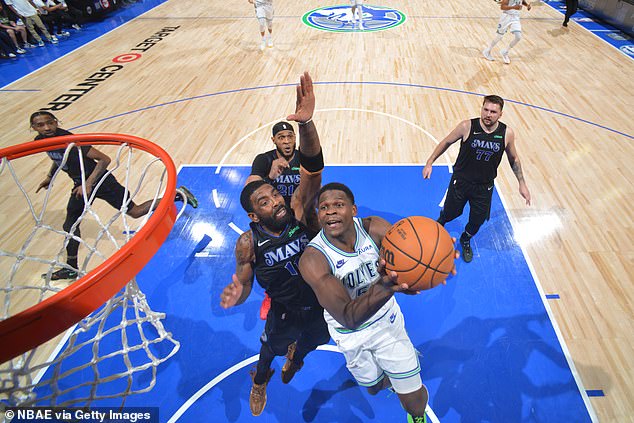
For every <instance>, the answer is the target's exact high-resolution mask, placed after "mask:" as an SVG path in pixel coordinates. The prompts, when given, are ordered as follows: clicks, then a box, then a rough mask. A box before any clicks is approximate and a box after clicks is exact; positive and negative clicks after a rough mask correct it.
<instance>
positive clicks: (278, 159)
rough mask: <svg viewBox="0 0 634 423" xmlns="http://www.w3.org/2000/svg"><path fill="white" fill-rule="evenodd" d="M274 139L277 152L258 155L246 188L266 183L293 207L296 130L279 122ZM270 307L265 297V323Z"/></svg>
mask: <svg viewBox="0 0 634 423" xmlns="http://www.w3.org/2000/svg"><path fill="white" fill-rule="evenodd" d="M272 132H273V136H272V137H271V140H272V141H273V144H275V147H276V148H275V150H270V151H267V152H266V153H261V154H258V155H257V156H255V159H254V160H253V164H252V165H251V175H249V177H248V178H247V180H246V182H245V183H244V185H247V184H249V183H250V182H253V181H258V180H265V181H266V182H268V183H270V184H271V185H273V186H274V187H275V189H277V191H278V192H279V193H280V195H281V196H282V197H284V200H285V201H286V205H287V206H289V207H291V210H292V208H293V205H292V199H293V193H294V192H295V190H297V187H298V186H299V178H300V174H299V168H300V165H299V151H298V150H297V148H296V143H295V129H293V125H291V124H290V123H288V122H284V121H282V122H278V123H276V124H275V125H273V130H272ZM270 308H271V299H270V298H269V296H268V294H265V295H264V300H262V306H261V307H260V318H261V319H262V320H266V315H267V314H268V311H269V309H270Z"/></svg>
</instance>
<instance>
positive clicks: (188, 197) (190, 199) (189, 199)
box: [174, 185, 198, 209]
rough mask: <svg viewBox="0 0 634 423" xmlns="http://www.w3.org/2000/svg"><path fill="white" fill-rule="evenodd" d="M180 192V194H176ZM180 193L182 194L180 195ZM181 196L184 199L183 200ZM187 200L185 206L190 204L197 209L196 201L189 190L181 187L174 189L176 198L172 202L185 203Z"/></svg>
mask: <svg viewBox="0 0 634 423" xmlns="http://www.w3.org/2000/svg"><path fill="white" fill-rule="evenodd" d="M178 191H180V192H178ZM181 192H182V194H181ZM183 196H184V197H185V198H183ZM185 200H187V204H191V206H192V207H193V208H195V209H197V208H198V199H197V198H196V196H195V195H194V194H192V192H191V191H190V190H188V189H187V187H186V186H183V185H181V186H180V187H178V188H176V197H174V201H181V202H182V201H185Z"/></svg>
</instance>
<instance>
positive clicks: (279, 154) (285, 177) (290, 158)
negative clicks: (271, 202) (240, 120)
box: [245, 121, 300, 207]
mask: <svg viewBox="0 0 634 423" xmlns="http://www.w3.org/2000/svg"><path fill="white" fill-rule="evenodd" d="M272 132H273V136H272V137H271V140H272V141H273V144H275V150H270V151H267V152H266V153H261V154H258V155H257V156H256V157H255V159H254V160H253V164H252V165H251V175H249V177H248V178H247V180H246V183H245V185H246V184H248V183H249V182H252V181H257V180H259V179H263V180H265V181H267V182H268V183H270V184H271V185H273V186H274V187H275V189H277V191H278V192H279V193H280V194H281V195H282V197H284V200H286V204H287V205H288V206H289V207H291V199H292V197H293V192H295V190H296V189H297V187H298V186H299V177H300V176H299V151H298V150H297V149H296V148H295V146H296V144H295V130H294V129H293V126H292V125H291V124H290V123H288V122H283V121H282V122H278V123H276V124H275V125H273V131H272Z"/></svg>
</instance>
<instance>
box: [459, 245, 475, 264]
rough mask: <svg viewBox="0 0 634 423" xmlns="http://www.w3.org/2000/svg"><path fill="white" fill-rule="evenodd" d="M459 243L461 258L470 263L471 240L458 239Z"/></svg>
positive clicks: (471, 255) (471, 253)
mask: <svg viewBox="0 0 634 423" xmlns="http://www.w3.org/2000/svg"><path fill="white" fill-rule="evenodd" d="M460 245H462V259H463V260H464V261H465V263H470V262H471V260H473V250H471V240H468V241H466V242H465V241H462V240H461V241H460Z"/></svg>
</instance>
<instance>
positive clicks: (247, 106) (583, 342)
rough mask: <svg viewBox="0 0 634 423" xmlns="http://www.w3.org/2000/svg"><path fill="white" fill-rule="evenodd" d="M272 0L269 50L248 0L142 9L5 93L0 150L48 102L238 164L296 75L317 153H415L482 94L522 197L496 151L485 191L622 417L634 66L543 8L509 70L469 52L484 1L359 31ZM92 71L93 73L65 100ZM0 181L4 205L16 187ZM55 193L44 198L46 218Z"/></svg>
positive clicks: (633, 349)
mask: <svg viewBox="0 0 634 423" xmlns="http://www.w3.org/2000/svg"><path fill="white" fill-rule="evenodd" d="M274 3H275V11H276V17H275V20H274V35H273V40H274V44H275V45H274V47H273V48H271V49H266V51H264V52H260V50H259V48H258V47H259V34H258V26H257V21H256V20H255V18H254V14H253V8H252V6H251V5H250V4H249V3H248V2H246V1H240V2H219V1H212V2H197V1H191V0H180V1H178V2H176V1H174V0H171V1H168V2H166V3H164V4H162V5H161V6H159V7H156V8H155V9H153V10H150V11H149V12H147V13H145V14H143V15H142V16H140V17H138V18H137V19H135V20H134V21H132V22H129V23H127V24H126V25H124V26H122V27H120V28H118V29H116V30H114V31H112V32H110V33H108V34H107V35H105V36H103V37H101V38H99V39H97V40H95V41H94V42H91V43H89V44H87V45H85V46H84V47H83V48H81V49H79V50H76V51H75V52H73V53H71V54H69V55H67V56H65V57H62V58H61V59H59V60H57V61H55V62H53V63H51V64H50V65H48V66H46V67H44V68H42V69H40V70H38V71H35V72H33V73H32V74H30V75H28V76H27V77H25V78H22V79H21V80H19V81H18V82H16V83H14V84H11V85H10V86H9V87H5V88H10V89H11V91H6V92H1V93H0V98H1V99H2V108H1V109H0V130H1V132H2V133H3V136H2V141H1V143H0V146H1V147H5V146H8V145H12V144H16V143H20V142H24V141H27V140H30V139H32V138H33V136H34V134H33V133H32V132H29V128H28V116H29V114H30V113H31V112H33V111H35V110H38V109H41V108H53V109H56V108H57V109H59V110H58V111H54V113H56V114H57V116H58V117H59V118H60V120H61V122H62V127H64V128H67V129H71V128H77V129H76V130H75V131H76V132H78V133H80V132H122V133H129V134H134V135H137V136H140V137H144V138H147V139H149V140H152V141H154V142H156V143H158V144H159V145H161V146H162V147H164V148H165V149H166V150H167V151H168V152H169V153H170V154H171V155H172V157H173V158H174V160H175V162H176V164H177V165H179V164H218V163H222V162H226V163H235V164H248V163H250V162H251V160H252V158H253V157H254V156H255V154H257V153H259V152H261V151H264V150H265V149H268V148H270V147H271V145H272V144H270V143H269V141H268V140H269V127H270V126H269V125H270V124H271V123H272V122H275V121H277V120H279V119H281V118H283V117H284V116H286V115H287V114H288V113H290V112H292V110H293V107H294V92H293V89H292V84H294V83H296V82H297V81H298V77H299V75H300V74H301V72H302V71H304V70H308V71H310V73H311V75H312V76H313V78H314V80H315V82H316V83H317V86H316V95H317V108H318V111H317V113H316V115H315V122H316V123H317V127H318V129H319V132H320V135H321V139H322V144H323V146H324V155H325V160H326V162H327V163H328V164H352V163H362V164H373V163H375V164H390V163H395V164H400V163H420V164H423V163H424V161H425V160H426V158H427V156H428V155H429V153H430V152H431V151H432V150H433V148H434V146H435V143H436V142H437V141H438V140H441V139H442V138H443V137H444V136H445V135H446V134H448V133H449V131H450V130H451V129H453V127H454V126H455V125H456V124H457V123H458V122H459V121H461V120H463V119H467V118H470V117H475V116H477V115H478V113H479V108H480V104H481V101H482V98H481V96H482V95H485V94H498V95H501V96H502V97H504V98H505V99H506V100H507V104H506V107H505V110H504V115H503V118H502V120H503V121H505V122H506V123H507V124H509V125H510V126H511V127H513V128H514V130H515V132H516V135H517V137H516V138H517V144H518V150H519V154H520V157H521V159H522V164H523V168H524V173H525V175H526V178H527V182H528V185H529V188H530V190H531V193H532V196H533V205H532V206H531V207H526V206H525V205H524V202H523V200H522V198H521V197H520V196H519V193H518V192H517V183H516V180H515V178H514V176H513V173H512V172H511V170H510V169H509V167H508V164H507V163H506V162H503V163H502V165H501V167H500V174H499V177H498V179H497V187H498V190H499V192H500V194H501V196H502V197H503V199H504V202H505V205H506V207H507V209H508V212H509V215H510V217H511V220H512V223H513V225H514V228H515V230H516V236H517V237H518V240H519V242H520V244H521V245H522V247H523V249H524V250H525V253H526V255H527V258H528V260H529V263H531V265H532V267H533V270H534V272H535V275H536V276H537V279H538V280H539V283H540V284H541V287H542V288H543V292H544V293H545V294H558V295H559V299H555V300H549V305H550V308H551V309H552V312H553V315H554V317H555V319H556V322H557V324H558V326H559V328H560V330H561V333H562V336H563V338H564V340H565V344H566V346H567V348H568V350H569V352H570V355H571V357H572V359H573V361H574V364H575V367H576V369H577V371H578V373H579V376H580V379H581V381H582V383H583V385H584V387H585V389H587V390H601V391H603V393H604V394H605V395H604V396H598V397H592V398H591V403H592V405H593V407H594V409H595V410H596V413H597V415H598V417H599V421H601V422H619V423H620V422H633V421H634V402H632V400H631V399H632V398H633V397H634V383H633V382H632V380H633V379H634V366H632V358H631V357H634V316H633V313H634V312H633V310H634V307H633V304H634V285H633V282H634V242H633V241H632V240H633V239H634V211H633V210H634V209H633V207H632V205H631V202H632V199H634V188H633V187H634V170H633V169H632V166H631V164H630V163H631V162H632V160H633V159H634V146H633V145H634V144H633V143H634V112H633V110H634V83H633V82H632V81H634V62H632V60H631V59H629V58H628V57H626V56H625V55H623V54H621V53H619V52H618V51H617V50H616V49H614V48H613V47H611V46H609V45H607V44H605V43H604V42H603V41H601V40H599V39H598V38H597V37H595V36H594V35H592V34H590V33H588V32H586V31H585V30H583V29H581V28H580V27H579V26H577V25H576V24H574V23H573V24H571V25H570V27H569V29H568V30H563V29H562V28H561V16H560V15H559V14H557V13H556V12H555V11H554V10H552V9H551V8H549V7H547V6H546V5H544V4H542V3H537V4H535V5H534V8H533V10H532V11H530V12H526V11H523V12H522V13H523V14H522V27H523V35H524V38H523V40H522V41H521V42H520V43H519V44H518V45H517V46H516V47H515V48H514V49H513V50H512V52H511V60H512V62H511V64H510V65H505V64H503V63H502V61H501V60H500V58H499V54H498V56H497V57H498V60H496V61H495V62H488V61H486V60H484V59H483V58H482V56H481V51H482V49H483V48H484V47H485V46H486V44H487V43H488V42H489V41H490V39H491V38H492V37H493V36H494V33H495V29H496V26H497V20H498V17H499V13H500V11H499V6H498V5H497V4H496V3H495V2H493V1H491V0H475V1H473V2H468V3H465V2H444V3H438V2H428V1H423V0H410V1H393V2H389V7H392V8H395V9H398V10H400V11H401V12H403V13H404V14H405V15H406V16H407V20H406V22H405V23H404V24H403V25H400V26H398V27H396V28H394V29H391V30H386V31H378V32H366V33H334V32H326V31H319V30H317V29H314V28H310V27H308V26H306V25H305V24H304V23H303V22H302V20H301V17H302V16H303V15H304V13H306V12H308V11H310V10H312V9H315V8H317V7H323V6H326V5H335V4H342V3H346V2H345V1H343V0H342V1H340V2H333V1H327V2H325V1H314V0H310V1H301V2H297V1H290V0H275V1H274ZM372 4H380V3H378V2H377V3H374V2H373V3H372ZM386 6H387V5H386ZM510 38H511V37H510V35H507V36H506V37H505V39H504V40H503V41H502V42H501V43H500V45H499V46H500V47H501V46H506V45H507V44H508V42H509V41H510ZM148 39H149V40H152V41H146V40H148ZM95 75H98V76H95ZM90 78H93V79H94V78H97V79H100V81H99V82H98V83H94V81H93V82H92V84H93V85H94V86H93V88H92V89H90V90H85V92H84V93H83V94H82V95H77V93H78V92H81V90H78V88H79V87H84V88H85V87H86V85H85V83H86V81H87V80H88V79H90ZM82 84H84V85H82ZM241 140H244V141H243V142H240V143H239V141H241ZM238 143H239V145H238V146H237V147H236V148H234V146H236V145H237V144H238ZM456 154H457V148H452V149H451V150H450V151H449V152H448V153H446V155H445V156H443V157H441V159H439V160H438V162H437V163H447V162H450V161H453V160H454V159H455V157H456ZM48 166H49V163H48V162H47V161H46V160H45V159H44V158H43V159H42V160H41V163H39V164H37V165H36V166H34V169H33V173H32V175H30V176H29V177H28V178H27V179H26V181H25V186H26V187H27V188H31V189H33V190H35V188H36V187H37V185H38V183H39V182H40V180H41V179H42V178H43V177H44V175H45V173H46V170H47V169H48ZM421 183H423V182H422V179H421ZM0 191H1V192H2V193H3V195H4V196H5V198H6V199H7V201H6V204H11V199H12V196H14V195H17V193H15V192H8V191H9V190H8V188H7V187H6V186H0ZM199 195H200V194H199ZM203 195H210V193H206V194H203ZM65 202H66V197H65V196H64V197H60V198H58V199H55V202H54V203H53V204H52V206H54V207H57V208H58V209H59V210H60V216H61V213H62V210H63V208H64V206H65ZM0 218H2V220H3V222H4V223H5V225H4V226H3V229H2V230H1V231H2V238H3V239H5V240H6V239H10V236H8V234H9V235H10V231H11V228H15V227H17V226H18V225H17V221H18V219H19V218H20V214H19V213H16V212H15V210H12V209H11V208H10V207H7V206H4V207H3V208H2V214H1V215H0ZM509 283H512V281H509ZM628 357H629V358H628Z"/></svg>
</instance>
